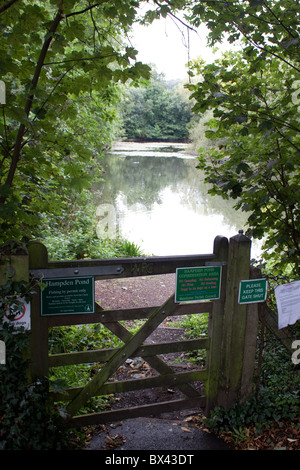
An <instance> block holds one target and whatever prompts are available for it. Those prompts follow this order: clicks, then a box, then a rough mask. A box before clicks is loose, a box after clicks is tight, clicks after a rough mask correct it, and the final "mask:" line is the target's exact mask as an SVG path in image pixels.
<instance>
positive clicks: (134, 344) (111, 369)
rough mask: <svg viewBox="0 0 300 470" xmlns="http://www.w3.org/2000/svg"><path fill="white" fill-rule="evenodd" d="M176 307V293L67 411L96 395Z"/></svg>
mask: <svg viewBox="0 0 300 470" xmlns="http://www.w3.org/2000/svg"><path fill="white" fill-rule="evenodd" d="M175 308H177V304H175V303H174V295H172V296H171V297H170V298H169V299H168V300H167V301H166V302H165V303H164V304H163V305H162V306H161V307H158V308H157V309H155V311H154V312H153V313H152V314H151V315H150V317H149V319H148V320H147V321H146V323H145V324H144V325H143V326H142V327H141V328H140V330H139V331H138V332H137V333H136V334H135V335H133V336H132V337H131V338H129V340H128V341H127V342H126V344H124V346H123V347H121V348H120V349H119V351H117V352H116V353H115V354H114V355H113V356H112V357H111V359H110V360H109V361H107V363H106V364H105V365H104V366H103V368H102V369H101V371H100V372H99V373H98V374H97V375H95V377H94V378H93V379H92V380H91V381H90V382H89V383H88V384H87V385H86V386H85V387H84V388H83V389H82V390H81V391H80V392H79V393H78V395H76V396H75V398H74V399H73V400H72V401H71V402H70V403H69V405H68V406H67V412H68V413H69V414H70V415H72V416H73V415H74V414H75V413H76V412H77V411H78V410H79V409H80V408H81V407H82V406H83V405H84V403H85V402H86V401H87V400H88V399H89V398H90V397H92V396H95V395H96V391H97V390H99V389H100V387H101V386H102V385H103V384H104V383H105V382H106V381H107V380H108V378H109V377H111V376H112V375H113V374H114V373H115V372H116V370H117V369H118V368H119V367H120V366H121V365H122V364H123V362H124V361H125V360H126V359H127V358H129V357H130V356H131V355H132V354H133V353H134V351H135V350H136V349H137V348H138V347H139V346H140V345H141V344H142V343H143V342H144V340H145V339H146V338H147V337H148V336H149V335H150V334H151V333H152V332H153V331H154V330H155V328H156V327H157V326H158V325H159V324H160V323H161V322H162V321H163V320H164V319H165V318H166V317H167V316H168V315H170V314H171V312H172V311H173V310H174V309H175Z"/></svg>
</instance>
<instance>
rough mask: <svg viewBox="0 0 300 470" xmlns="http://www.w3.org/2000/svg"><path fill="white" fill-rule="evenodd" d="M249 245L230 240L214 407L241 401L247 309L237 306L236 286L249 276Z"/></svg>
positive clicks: (240, 237)
mask: <svg viewBox="0 0 300 470" xmlns="http://www.w3.org/2000/svg"><path fill="white" fill-rule="evenodd" d="M250 248H251V241H250V239H249V238H248V237H246V236H245V235H243V233H242V232H241V233H239V234H238V235H236V236H234V237H232V238H230V241H229V252H228V268H227V282H226V299H225V315H224V323H223V341H222V370H221V371H220V372H221V374H220V382H221V388H220V389H219V398H218V405H220V406H223V407H224V408H230V407H231V406H232V405H233V404H234V402H236V401H237V400H238V399H240V398H241V395H240V394H241V382H242V373H243V364H244V353H245V338H246V334H247V331H246V325H247V305H241V304H239V303H238V294H239V284H240V281H241V280H246V279H249V276H250Z"/></svg>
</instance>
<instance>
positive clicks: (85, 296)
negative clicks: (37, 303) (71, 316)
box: [41, 277, 95, 316]
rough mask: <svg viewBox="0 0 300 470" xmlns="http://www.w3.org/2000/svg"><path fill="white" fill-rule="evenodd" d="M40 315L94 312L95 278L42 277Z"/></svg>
mask: <svg viewBox="0 0 300 470" xmlns="http://www.w3.org/2000/svg"><path fill="white" fill-rule="evenodd" d="M43 283H44V284H46V286H45V288H44V289H43V290H42V292H41V315H43V316H46V315H63V314H68V313H94V312H95V280H94V278H93V277H69V278H60V279H58V278H54V279H43Z"/></svg>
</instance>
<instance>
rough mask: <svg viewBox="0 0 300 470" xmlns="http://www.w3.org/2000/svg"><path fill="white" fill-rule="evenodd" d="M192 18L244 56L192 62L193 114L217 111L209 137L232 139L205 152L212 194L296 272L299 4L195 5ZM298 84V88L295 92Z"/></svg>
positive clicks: (281, 264)
mask: <svg viewBox="0 0 300 470" xmlns="http://www.w3.org/2000/svg"><path fill="white" fill-rule="evenodd" d="M191 20H192V22H193V24H194V25H198V24H200V22H201V21H205V22H206V24H207V26H208V27H209V28H210V30H211V33H210V35H209V41H210V43H211V44H212V45H213V44H215V43H216V42H218V41H220V40H221V38H222V37H224V35H227V36H228V37H229V40H230V41H231V42H234V41H236V40H241V45H242V47H241V51H240V53H237V54H233V53H228V54H225V55H224V56H223V58H222V59H220V60H219V61H216V62H215V63H214V64H210V65H206V64H204V63H203V62H202V63H201V62H200V63H198V64H194V72H193V73H194V74H195V75H200V76H201V79H200V80H199V82H198V83H197V84H195V85H191V86H190V89H191V91H192V98H193V99H194V100H195V101H196V104H195V106H194V111H195V112H196V113H199V114H200V115H201V114H204V113H205V112H207V111H208V110H213V116H214V118H213V119H211V120H210V121H209V123H208V124H209V130H208V131H207V132H206V136H207V137H209V138H210V139H212V140H215V139H220V138H221V139H226V140H225V144H224V145H221V146H220V148H217V149H215V148H212V149H211V150H209V151H208V152H205V151H202V152H201V153H200V164H199V167H200V168H203V169H204V171H205V173H206V181H207V182H209V183H212V184H213V188H212V190H211V192H212V193H213V194H220V195H222V196H223V197H224V198H228V197H231V198H234V199H236V200H237V204H236V207H237V208H240V207H242V209H243V210H245V211H248V213H249V218H248V223H249V227H250V230H249V232H248V233H249V234H251V235H253V236H254V237H256V238H260V239H263V240H264V245H263V247H264V249H265V254H264V256H265V258H267V259H268V258H270V259H272V261H273V262H274V263H275V264H276V266H277V268H278V269H279V270H282V269H283V268H286V267H289V268H292V269H293V270H294V271H295V272H296V273H297V274H298V275H299V274H300V270H299V257H300V207H299V190H300V186H299V176H300V166H299V151H300V138H299V129H300V124H299V109H298V102H297V99H296V97H297V93H298V91H299V90H298V89H299V88H300V87H299V85H300V83H299V81H298V79H299V71H300V68H299V62H300V57H299V30H300V28H299V26H300V25H299V11H298V9H297V6H296V4H295V2H293V1H289V0H286V1H280V2H279V1H261V0H252V1H245V2H240V1H235V2H205V3H203V4H202V3H201V4H200V3H195V4H194V6H193V8H192V14H191ZM297 87H298V88H297Z"/></svg>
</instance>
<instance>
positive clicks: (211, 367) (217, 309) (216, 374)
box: [205, 236, 228, 416]
mask: <svg viewBox="0 0 300 470" xmlns="http://www.w3.org/2000/svg"><path fill="white" fill-rule="evenodd" d="M214 255H215V256H216V260H217V261H216V262H220V263H221V264H223V266H222V276H221V293H220V299H219V300H214V301H213V308H212V313H211V314H210V317H209V322H208V337H209V339H210V346H209V350H208V351H207V353H208V354H207V362H206V367H207V370H208V378H207V380H206V382H205V396H206V407H205V414H206V415H207V416H208V415H209V413H210V410H211V409H212V408H213V407H214V406H216V405H217V399H218V390H219V378H220V370H221V360H222V351H221V348H220V345H221V343H222V332H223V319H224V304H225V298H226V277H227V274H226V273H227V266H226V265H227V259H228V239H227V238H225V237H221V236H218V237H216V238H215V241H214ZM222 262H223V263H222Z"/></svg>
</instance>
